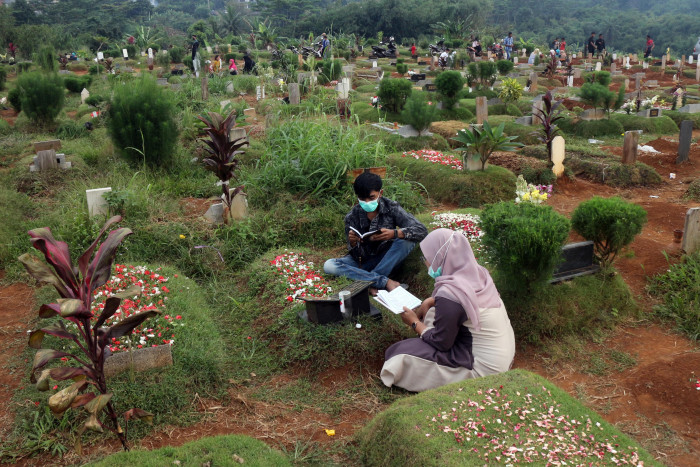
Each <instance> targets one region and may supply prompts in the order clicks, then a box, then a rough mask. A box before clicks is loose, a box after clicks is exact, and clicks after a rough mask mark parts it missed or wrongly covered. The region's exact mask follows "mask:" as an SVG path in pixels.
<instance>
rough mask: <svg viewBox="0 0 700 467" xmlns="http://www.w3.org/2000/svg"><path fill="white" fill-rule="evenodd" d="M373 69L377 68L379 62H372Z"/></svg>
mask: <svg viewBox="0 0 700 467" xmlns="http://www.w3.org/2000/svg"><path fill="white" fill-rule="evenodd" d="M372 68H377V61H376V60H375V61H373V62H372Z"/></svg>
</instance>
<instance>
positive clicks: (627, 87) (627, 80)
mask: <svg viewBox="0 0 700 467" xmlns="http://www.w3.org/2000/svg"><path fill="white" fill-rule="evenodd" d="M629 88H630V79H629V78H625V89H629Z"/></svg>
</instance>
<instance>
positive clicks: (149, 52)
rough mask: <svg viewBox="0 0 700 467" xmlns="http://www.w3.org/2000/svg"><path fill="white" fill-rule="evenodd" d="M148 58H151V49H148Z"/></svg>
mask: <svg viewBox="0 0 700 467" xmlns="http://www.w3.org/2000/svg"><path fill="white" fill-rule="evenodd" d="M148 58H153V49H152V48H150V47H149V48H148Z"/></svg>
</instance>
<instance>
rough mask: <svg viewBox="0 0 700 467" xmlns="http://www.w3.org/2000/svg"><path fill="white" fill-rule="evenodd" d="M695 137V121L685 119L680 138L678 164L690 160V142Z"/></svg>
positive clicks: (682, 123)
mask: <svg viewBox="0 0 700 467" xmlns="http://www.w3.org/2000/svg"><path fill="white" fill-rule="evenodd" d="M692 138H693V121H692V120H683V121H682V122H681V133H680V136H679V138H678V157H677V158H676V164H680V163H682V162H685V161H687V160H688V153H689V152H690V142H691V139H692Z"/></svg>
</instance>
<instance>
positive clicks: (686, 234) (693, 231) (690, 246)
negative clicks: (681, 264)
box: [681, 208, 700, 255]
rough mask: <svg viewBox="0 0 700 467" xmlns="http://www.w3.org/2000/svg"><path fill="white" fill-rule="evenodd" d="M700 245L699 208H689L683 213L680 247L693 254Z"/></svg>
mask: <svg viewBox="0 0 700 467" xmlns="http://www.w3.org/2000/svg"><path fill="white" fill-rule="evenodd" d="M698 247H700V208H690V209H688V212H686V213H685V227H684V229H683V241H682V243H681V249H682V250H683V251H685V252H686V254H688V255H690V254H693V253H694V252H695V251H696V250H697V249H698Z"/></svg>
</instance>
